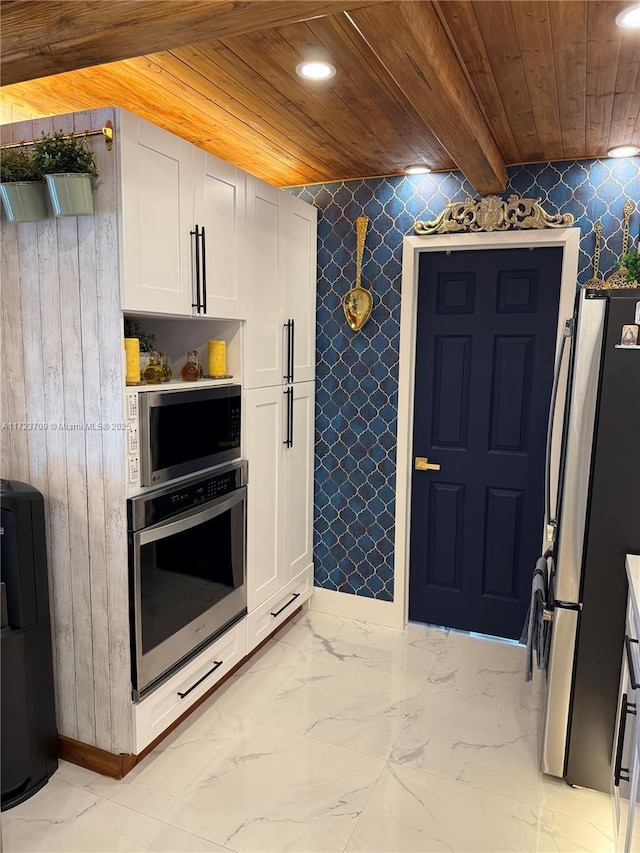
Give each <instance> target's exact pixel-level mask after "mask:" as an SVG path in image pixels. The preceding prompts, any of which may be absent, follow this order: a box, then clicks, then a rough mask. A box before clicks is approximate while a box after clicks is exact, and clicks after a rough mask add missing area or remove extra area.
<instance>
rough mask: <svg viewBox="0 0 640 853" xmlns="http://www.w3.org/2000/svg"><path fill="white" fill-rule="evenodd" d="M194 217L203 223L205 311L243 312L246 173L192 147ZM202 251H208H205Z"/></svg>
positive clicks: (229, 315)
mask: <svg viewBox="0 0 640 853" xmlns="http://www.w3.org/2000/svg"><path fill="white" fill-rule="evenodd" d="M193 186H194V222H195V227H197V228H198V229H201V233H202V234H203V236H202V237H201V240H200V247H199V261H200V265H201V287H202V293H201V305H202V310H201V311H200V312H199V313H201V314H204V315H205V316H207V317H219V318H221V319H226V318H229V319H241V318H243V317H244V297H245V294H244V283H245V279H246V271H245V263H246V251H245V227H246V199H245V173H244V172H243V171H241V170H240V169H237V168H236V167H235V166H232V165H231V164H230V163H225V162H224V160H219V159H218V158H217V157H214V156H213V155H212V154H208V153H207V152H205V151H201V150H200V149H198V148H194V149H193ZM203 252H204V256H203Z"/></svg>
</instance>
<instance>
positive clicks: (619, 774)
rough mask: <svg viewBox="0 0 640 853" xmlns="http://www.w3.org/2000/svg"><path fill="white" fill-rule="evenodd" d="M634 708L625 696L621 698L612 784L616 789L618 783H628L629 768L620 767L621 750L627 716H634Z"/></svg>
mask: <svg viewBox="0 0 640 853" xmlns="http://www.w3.org/2000/svg"><path fill="white" fill-rule="evenodd" d="M635 713H636V706H635V704H634V703H633V702H627V694H626V693H625V694H624V695H623V697H622V704H621V707H620V725H619V726H618V743H617V745H616V763H615V767H614V770H613V784H614V785H615V786H616V788H617V787H618V786H619V785H620V782H628V781H629V768H628V767H623V766H622V750H623V749H624V733H625V730H626V728H627V715H628V714H635Z"/></svg>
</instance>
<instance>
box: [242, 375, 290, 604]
mask: <svg viewBox="0 0 640 853" xmlns="http://www.w3.org/2000/svg"><path fill="white" fill-rule="evenodd" d="M282 398H283V391H282V388H280V387H271V388H256V389H253V390H250V391H246V392H245V397H244V412H245V416H244V419H245V428H246V432H245V436H246V441H245V446H246V455H247V459H248V462H249V483H248V498H247V599H248V602H247V603H248V609H249V612H250V613H251V611H253V610H255V608H256V607H257V606H258V605H259V604H261V603H262V602H263V601H266V600H267V598H269V597H270V596H271V595H274V594H275V593H276V592H277V590H278V587H279V586H280V585H281V580H280V577H279V568H280V566H281V559H280V554H279V542H278V518H279V515H280V506H279V504H280V491H281V471H280V467H281V466H280V458H281V454H282V447H283V444H282V441H283V431H282V411H283V406H282Z"/></svg>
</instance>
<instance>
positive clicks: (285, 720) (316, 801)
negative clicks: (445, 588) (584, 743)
mask: <svg viewBox="0 0 640 853" xmlns="http://www.w3.org/2000/svg"><path fill="white" fill-rule="evenodd" d="M523 662H524V650H523V648H522V647H520V646H517V645H512V644H507V643H500V642H497V641H494V640H489V639H486V638H480V637H475V636H469V635H467V634H463V633H458V632H454V631H445V630H441V629H437V628H433V627H428V626H424V625H417V624H410V625H408V626H407V628H406V629H405V630H404V631H403V632H400V631H393V630H391V629H385V628H380V627H377V626H373V625H369V624H365V623H361V622H353V621H350V620H348V619H342V618H337V617H333V616H328V615H325V614H322V613H317V612H314V611H306V612H303V613H301V614H299V615H298V616H297V617H296V618H295V620H293V621H292V622H290V623H289V624H288V625H287V626H286V627H285V628H284V629H283V630H282V631H281V632H280V633H279V634H278V635H276V637H274V638H273V639H272V640H270V641H269V643H268V644H267V645H266V646H264V647H263V649H262V650H261V651H260V652H259V653H258V654H257V655H255V656H254V657H253V658H252V659H251V660H250V661H248V662H247V663H246V664H245V666H244V667H243V668H242V669H241V670H240V671H239V672H238V673H237V674H236V675H235V676H234V677H233V678H231V679H230V680H229V681H228V682H227V683H226V684H225V685H224V686H223V687H222V688H221V689H220V690H219V691H218V692H217V693H216V694H214V696H213V697H211V698H210V699H209V700H208V702H206V703H205V704H204V705H203V706H202V707H201V708H199V709H198V710H197V711H196V712H195V713H194V714H193V715H192V716H191V717H190V718H189V719H188V720H187V721H186V722H185V723H183V724H182V725H181V726H180V727H179V728H178V729H177V730H176V731H175V732H173V733H172V734H171V735H170V736H169V737H168V738H167V739H165V741H163V743H162V744H161V745H160V746H159V747H158V748H157V749H156V750H155V751H154V752H153V753H152V754H151V755H149V756H148V757H147V758H146V759H145V760H144V761H143V762H141V764H140V765H139V766H138V767H136V768H135V769H134V770H133V771H132V772H131V773H130V774H129V775H128V776H127V777H126V778H125V779H123V780H122V781H120V782H117V781H115V780H112V779H108V778H106V777H103V776H99V775H97V774H95V773H92V772H90V771H88V770H84V769H82V768H79V767H76V766H75V765H72V764H68V763H64V762H63V763H62V764H61V766H60V769H59V770H58V772H57V773H56V774H55V775H54V776H53V777H52V779H51V780H50V782H49V783H48V784H47V785H46V786H45V787H44V788H43V789H42V790H41V791H40V792H38V793H37V794H35V795H34V796H33V797H32V798H31V799H30V800H28V801H27V802H25V803H23V804H21V805H19V806H16V807H15V808H13V809H10V810H9V811H6V812H4V813H3V814H2V834H3V843H4V853H19V851H30V853H31V851H64V853H71V851H81V853H94V851H105V853H113V851H175V853H191V851H193V852H194V853H195V851H231V852H232V853H277V852H278V851H292V853H315V852H316V851H318V853H320V851H345V853H356V851H358V853H376V852H377V851H380V852H381V853H382V851H385V853H404V851H420V853H427V851H456V853H463V851H464V853H480V851H491V853H497V851H508V853H515V851H527V853H533V851H576V850H583V851H593V853H606V851H611V850H613V840H612V826H611V823H612V821H611V816H612V809H611V805H610V800H609V797H608V796H606V795H604V794H599V793H597V792H594V791H587V790H576V789H571V788H569V787H568V786H567V785H565V784H564V783H563V782H561V781H558V780H554V779H550V778H543V777H542V776H541V775H540V773H539V771H538V767H537V734H536V731H537V725H538V713H539V711H538V705H539V685H540V678H537V679H535V678H534V682H533V683H529V684H527V683H526V682H525V681H524V677H523V674H522V672H523ZM536 674H537V675H539V673H536Z"/></svg>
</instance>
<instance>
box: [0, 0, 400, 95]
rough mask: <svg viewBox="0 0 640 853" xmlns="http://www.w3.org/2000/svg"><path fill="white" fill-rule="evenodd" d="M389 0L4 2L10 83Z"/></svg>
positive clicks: (4, 76)
mask: <svg viewBox="0 0 640 853" xmlns="http://www.w3.org/2000/svg"><path fill="white" fill-rule="evenodd" d="M381 2H385V0H245V2H242V3H238V2H234V0H118V2H117V3H114V2H106V3H105V2H104V0H86V1H85V0H3V2H2V7H1V11H2V32H1V39H2V42H1V47H2V54H1V60H0V74H1V80H2V85H8V84H11V83H20V82H22V81H24V80H33V79H35V78H36V77H47V76H49V75H52V74H60V73H62V72H64V71H72V70H74V69H76V68H86V67H88V66H91V65H99V64H102V63H105V62H115V61H117V60H120V59H130V58H132V57H134V56H141V55H143V54H149V53H157V52H159V51H162V50H170V49H173V48H177V47H182V46H184V45H187V44H191V43H193V42H202V41H208V40H210V39H217V38H222V37H223V36H230V35H239V34H240V33H245V32H249V31H251V30H256V29H263V28H266V27H277V26H281V25H282V24H290V23H293V22H295V21H304V20H309V19H311V18H316V17H320V16H323V15H333V14H337V13H339V12H343V11H345V10H349V9H357V8H359V7H362V6H368V5H371V4H372V3H381Z"/></svg>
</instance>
